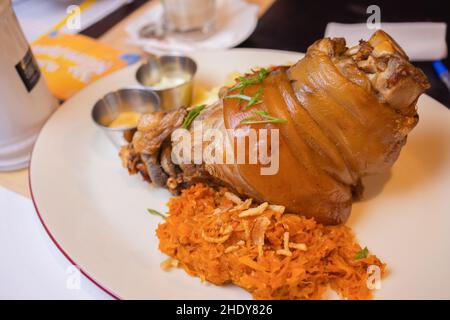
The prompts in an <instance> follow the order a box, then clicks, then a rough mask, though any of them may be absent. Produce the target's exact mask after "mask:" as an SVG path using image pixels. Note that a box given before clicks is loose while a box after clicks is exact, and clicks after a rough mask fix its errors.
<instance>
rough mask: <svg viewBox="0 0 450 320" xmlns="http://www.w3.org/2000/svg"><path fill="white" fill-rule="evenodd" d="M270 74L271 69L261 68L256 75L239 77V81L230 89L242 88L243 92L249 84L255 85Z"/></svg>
mask: <svg viewBox="0 0 450 320" xmlns="http://www.w3.org/2000/svg"><path fill="white" fill-rule="evenodd" d="M268 74H269V71H268V70H267V69H266V68H261V69H260V70H259V71H258V73H257V74H256V75H255V76H254V77H250V78H246V77H239V78H238V79H239V83H237V84H236V85H234V86H233V87H232V88H231V89H230V91H233V90H236V89H240V90H241V93H242V92H243V91H244V90H245V88H247V87H248V86H251V85H254V84H260V83H262V82H263V81H264V79H265V78H266V77H267V75H268Z"/></svg>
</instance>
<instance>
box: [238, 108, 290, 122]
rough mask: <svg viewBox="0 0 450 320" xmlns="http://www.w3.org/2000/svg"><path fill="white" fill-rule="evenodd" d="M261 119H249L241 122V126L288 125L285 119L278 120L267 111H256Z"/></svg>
mask: <svg viewBox="0 0 450 320" xmlns="http://www.w3.org/2000/svg"><path fill="white" fill-rule="evenodd" d="M254 112H255V113H256V114H257V115H258V116H260V118H262V119H257V118H256V117H247V118H244V119H242V120H241V124H259V123H286V122H287V120H286V119H283V118H276V117H273V116H271V115H270V114H269V112H267V111H265V110H255V111H254Z"/></svg>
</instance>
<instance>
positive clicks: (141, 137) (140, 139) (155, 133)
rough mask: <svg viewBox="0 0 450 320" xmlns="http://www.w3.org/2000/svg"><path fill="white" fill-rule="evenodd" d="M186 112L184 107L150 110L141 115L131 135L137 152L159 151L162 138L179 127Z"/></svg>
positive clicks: (150, 153)
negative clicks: (135, 129)
mask: <svg viewBox="0 0 450 320" xmlns="http://www.w3.org/2000/svg"><path fill="white" fill-rule="evenodd" d="M186 114H187V111H186V108H179V109H176V110H173V111H169V112H164V111H158V112H152V113H147V114H145V115H143V116H142V118H141V120H140V121H139V124H138V128H137V132H136V133H135V134H134V137H133V142H132V143H133V148H134V150H135V151H136V152H138V153H144V154H149V155H152V154H154V153H155V152H158V151H159V148H160V147H161V145H162V143H163V142H164V140H166V139H167V137H169V136H170V134H171V133H172V132H173V131H174V130H175V129H177V128H179V127H181V125H182V124H183V120H184V118H185V116H186Z"/></svg>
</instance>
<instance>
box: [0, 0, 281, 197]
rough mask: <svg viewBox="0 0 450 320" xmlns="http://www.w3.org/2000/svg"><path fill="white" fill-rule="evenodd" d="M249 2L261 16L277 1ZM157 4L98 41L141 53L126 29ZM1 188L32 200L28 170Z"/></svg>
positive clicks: (9, 176)
mask: <svg viewBox="0 0 450 320" xmlns="http://www.w3.org/2000/svg"><path fill="white" fill-rule="evenodd" d="M247 1H248V2H251V3H255V4H257V5H258V6H259V13H258V14H259V16H262V15H263V13H264V12H265V11H266V10H267V9H268V8H269V7H270V6H271V5H272V4H273V2H274V1H275V0H247ZM156 3H157V1H156V0H153V1H150V2H148V3H146V4H144V5H143V6H141V7H140V8H139V9H137V10H136V11H134V12H133V13H132V14H130V15H129V16H127V17H126V18H124V19H123V20H122V21H121V22H119V23H118V24H116V25H115V26H113V27H112V28H111V29H110V30H109V31H107V32H106V33H105V34H103V35H102V36H101V37H100V38H99V39H98V40H100V41H102V42H104V43H106V44H109V45H111V46H113V47H116V48H118V49H123V50H126V51H129V52H139V51H140V49H139V48H138V47H137V46H133V45H130V44H128V43H127V34H126V32H125V27H126V26H127V25H128V23H130V21H132V20H133V19H136V18H137V17H139V16H140V15H141V14H143V13H144V12H145V11H146V10H148V9H149V8H150V7H151V6H154V5H155V4H156ZM0 186H2V187H5V188H7V189H9V190H12V191H14V192H17V193H19V194H21V195H24V196H26V197H28V198H30V197H31V196H30V191H29V185H28V169H23V170H18V171H12V172H0Z"/></svg>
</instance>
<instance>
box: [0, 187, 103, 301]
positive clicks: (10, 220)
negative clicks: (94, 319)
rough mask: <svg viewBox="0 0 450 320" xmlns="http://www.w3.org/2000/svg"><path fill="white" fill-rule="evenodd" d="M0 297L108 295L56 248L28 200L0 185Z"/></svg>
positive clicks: (101, 296) (75, 297)
mask: <svg viewBox="0 0 450 320" xmlns="http://www.w3.org/2000/svg"><path fill="white" fill-rule="evenodd" d="M0 299H111V297H110V296H109V295H108V294H106V293H105V292H103V291H102V290H101V289H100V288H98V287H97V286H96V285H95V284H94V283H92V282H91V281H90V280H89V279H87V278H86V277H84V276H83V275H81V273H79V271H78V270H77V269H76V268H75V267H74V266H72V265H71V263H70V262H69V261H68V260H67V259H66V258H65V257H64V255H63V254H62V253H61V252H60V251H59V250H58V248H57V247H56V246H55V244H54V243H53V242H52V241H51V239H50V238H49V236H48V235H47V233H46V232H45V230H44V228H43V226H42V224H41V223H40V221H39V218H38V216H37V214H36V212H35V210H34V207H33V204H32V202H31V200H29V199H27V198H25V197H23V196H20V195H18V194H16V193H14V192H11V191H9V190H6V189H4V188H1V187H0Z"/></svg>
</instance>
